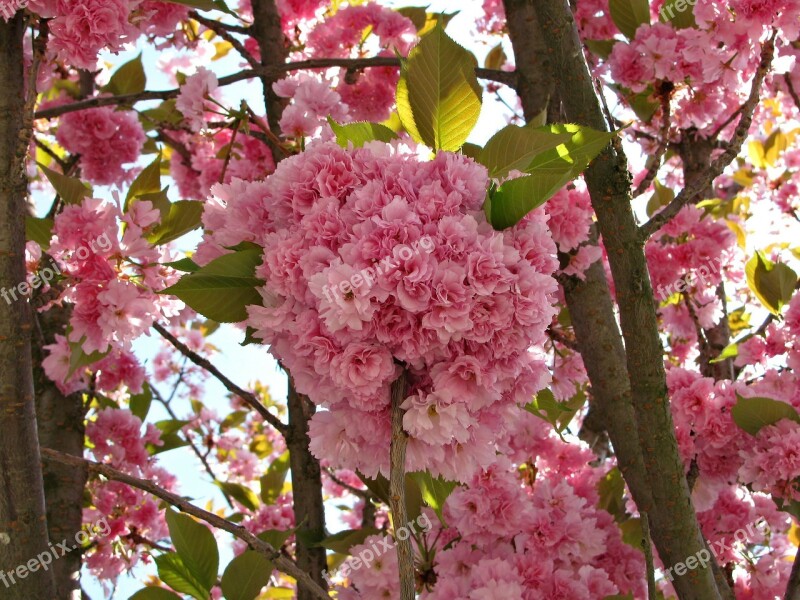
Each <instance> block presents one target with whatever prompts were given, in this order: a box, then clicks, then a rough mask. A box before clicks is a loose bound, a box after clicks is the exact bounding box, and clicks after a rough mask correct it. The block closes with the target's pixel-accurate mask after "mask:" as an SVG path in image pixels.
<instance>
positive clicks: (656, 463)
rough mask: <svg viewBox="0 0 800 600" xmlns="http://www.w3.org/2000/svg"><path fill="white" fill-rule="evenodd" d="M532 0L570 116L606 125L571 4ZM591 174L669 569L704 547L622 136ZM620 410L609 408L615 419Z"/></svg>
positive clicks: (693, 594)
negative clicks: (671, 403)
mask: <svg viewBox="0 0 800 600" xmlns="http://www.w3.org/2000/svg"><path fill="white" fill-rule="evenodd" d="M530 1H531V4H532V5H533V9H534V11H535V12H536V14H537V17H538V20H539V24H540V27H541V30H540V31H541V33H542V35H543V37H544V38H545V41H546V44H547V46H548V50H549V51H548V61H547V66H548V68H549V69H550V75H551V77H552V78H553V80H555V81H556V82H557V83H556V89H557V93H558V95H559V96H560V98H561V100H562V107H563V110H564V114H565V116H566V118H567V120H569V121H570V122H575V123H579V124H583V125H588V126H591V127H593V128H595V129H599V130H606V129H607V124H606V122H605V118H604V116H603V112H602V108H601V105H600V101H599V99H598V97H597V94H596V92H595V89H594V86H593V84H592V78H591V74H590V73H589V69H588V67H587V65H586V62H585V60H584V57H583V50H582V45H581V42H580V39H579V36H578V31H577V27H576V25H575V21H574V18H573V16H572V12H571V10H570V7H569V5H568V4H567V3H566V2H565V1H564V0H535V1H533V0H530ZM586 182H587V186H588V188H589V193H590V196H591V199H592V206H593V207H594V210H595V213H596V214H597V220H598V227H599V230H600V233H601V235H602V236H603V242H604V244H605V246H606V249H607V251H608V257H609V263H610V265H611V272H612V275H613V277H614V283H615V287H616V295H617V302H618V306H619V314H620V324H621V326H622V334H623V338H624V340H625V348H626V365H627V372H628V379H629V382H630V389H631V396H632V398H633V406H634V410H635V415H636V422H637V424H638V432H639V445H640V450H641V455H642V459H643V462H644V468H645V472H646V477H647V482H648V487H649V491H650V494H651V499H650V500H651V502H650V503H647V504H645V505H642V504H641V503H640V501H641V500H645V502H646V498H636V500H637V503H638V504H639V509H640V510H643V511H646V512H647V513H648V515H649V516H650V522H651V527H652V532H653V541H654V542H655V545H656V548H657V549H658V552H659V554H660V556H661V559H662V561H663V562H664V564H665V565H666V567H667V568H668V569H669V568H670V567H673V566H674V565H676V564H678V563H683V561H685V560H686V559H687V558H689V557H692V556H697V555H698V554H700V553H701V552H703V553H705V552H706V550H705V544H704V540H703V537H702V534H701V532H700V527H699V525H698V523H697V518H696V515H695V511H694V507H693V506H692V502H691V496H690V492H689V487H688V484H687V482H686V477H685V476H684V468H683V463H682V461H681V458H680V455H679V454H678V447H677V442H676V440H675V434H674V427H673V423H672V416H671V413H670V408H669V398H668V395H667V386H666V375H665V370H664V356H663V347H662V345H661V340H660V338H659V334H658V326H657V320H656V311H655V306H654V303H653V291H652V287H651V284H650V278H649V274H648V269H647V261H646V260H645V256H644V250H643V243H642V240H641V236H640V234H639V230H638V225H637V223H636V219H635V217H634V214H633V210H632V208H631V196H630V175H629V173H628V169H627V159H626V157H625V155H624V153H623V152H622V149H621V146H620V145H619V144H614V145H612V146H611V147H609V148H607V149H606V150H605V151H604V152H603V153H602V154H601V155H600V156H599V157H598V158H597V159H596V160H595V161H594V162H593V163H592V165H590V167H589V168H588V169H587V171H586ZM614 418H615V415H609V421H611V420H613V419H614ZM675 575H676V577H675V580H674V582H673V585H674V587H675V589H676V591H677V593H678V596H679V597H680V598H681V600H716V599H719V598H721V597H723V596H722V594H724V597H731V595H730V590H727V589H723V590H720V589H718V586H717V582H716V581H715V578H714V574H713V573H712V569H711V568H708V567H705V568H702V567H700V568H697V569H693V570H691V571H689V572H688V573H685V574H684V575H682V576H677V574H675Z"/></svg>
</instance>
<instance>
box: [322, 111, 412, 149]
mask: <svg viewBox="0 0 800 600" xmlns="http://www.w3.org/2000/svg"><path fill="white" fill-rule="evenodd" d="M328 123H329V124H330V126H331V129H333V132H334V133H335V134H336V143H337V144H339V145H340V146H341V147H342V148H347V147H348V145H349V144H350V143H351V142H352V144H353V147H354V148H361V147H362V146H363V145H364V144H365V143H366V142H372V141H375V140H377V141H379V142H390V141H392V140H394V139H397V134H396V133H395V132H394V131H392V130H391V129H389V128H388V127H387V126H386V125H381V124H380V123H369V122H367V121H359V122H357V123H348V124H346V125H340V124H339V123H337V122H336V121H334V120H333V119H331V118H330V117H328Z"/></svg>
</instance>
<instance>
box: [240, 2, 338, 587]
mask: <svg viewBox="0 0 800 600" xmlns="http://www.w3.org/2000/svg"><path fill="white" fill-rule="evenodd" d="M253 30H254V31H255V39H256V41H257V42H258V45H259V48H260V49H261V64H262V65H263V66H265V67H269V66H272V65H274V64H279V63H282V62H284V61H285V60H286V45H285V43H284V36H283V29H282V28H281V16H280V13H279V12H278V7H277V4H276V3H275V0H253ZM261 81H262V84H263V86H264V105H265V107H266V111H267V122H268V124H269V127H270V130H271V131H272V132H273V133H274V134H275V135H276V136H277V135H279V133H280V126H279V122H280V119H281V114H282V113H283V109H284V108H285V106H286V101H285V100H284V99H283V98H279V97H278V96H277V94H275V92H273V91H272V84H273V83H274V80H273V79H271V78H269V77H262V78H261ZM270 146H271V148H272V153H273V156H274V158H275V162H276V163H277V162H278V161H279V160H281V158H282V157H283V156H282V154H281V150H280V149H278V148H276V145H275V144H274V143H270ZM287 374H288V375H289V399H288V409H289V429H288V431H287V433H286V446H287V448H288V449H289V462H290V468H291V473H292V498H293V501H294V518H295V524H296V526H297V527H298V535H297V542H296V554H297V556H296V559H297V566H299V567H300V568H301V569H302V570H303V571H305V572H306V573H308V574H309V575H310V576H311V578H312V579H313V580H314V581H315V582H316V583H318V584H319V585H320V587H322V589H324V590H327V589H328V584H327V581H326V580H325V578H324V577H323V573H324V572H325V571H327V569H328V563H327V558H326V552H325V549H324V548H314V547H311V544H310V543H309V542H310V541H315V540H316V541H318V540H321V539H322V538H323V537H324V536H325V534H326V532H325V506H324V501H323V495H322V473H321V469H320V465H319V461H318V460H317V459H316V458H315V457H314V455H313V454H311V451H310V450H309V443H310V439H309V437H308V422H309V420H310V419H311V417H312V416H313V415H314V410H315V407H314V404H313V403H312V402H311V401H310V400H309V399H308V398H307V397H306V396H304V395H302V394H299V393H297V390H295V388H294V382H293V381H292V377H291V374H289V373H288V372H287ZM314 597H315V596H314V593H313V592H312V591H311V590H309V589H307V588H306V587H304V586H302V585H298V586H297V598H298V600H311V599H312V598H314Z"/></svg>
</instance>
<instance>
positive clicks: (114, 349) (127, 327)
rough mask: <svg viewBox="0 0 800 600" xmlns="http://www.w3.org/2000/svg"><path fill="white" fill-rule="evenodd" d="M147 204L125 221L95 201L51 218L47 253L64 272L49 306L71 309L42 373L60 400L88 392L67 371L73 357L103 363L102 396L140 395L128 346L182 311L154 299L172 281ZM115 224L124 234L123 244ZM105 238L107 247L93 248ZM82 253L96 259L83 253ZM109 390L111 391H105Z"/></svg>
mask: <svg viewBox="0 0 800 600" xmlns="http://www.w3.org/2000/svg"><path fill="white" fill-rule="evenodd" d="M160 220H161V215H160V213H159V211H157V210H156V209H154V208H153V207H152V203H151V202H150V201H149V200H137V201H134V202H133V203H132V204H131V206H130V207H129V209H128V211H127V212H126V213H124V214H123V213H122V211H121V209H120V207H119V206H117V205H115V204H113V203H111V202H104V201H102V200H99V199H97V198H85V199H84V200H83V201H82V202H81V203H80V204H72V205H68V206H66V207H65V208H64V210H63V211H62V212H61V213H59V214H58V215H57V216H56V219H55V225H54V228H53V237H52V239H51V243H50V248H49V250H48V252H49V254H50V256H51V257H52V258H53V260H55V261H56V262H57V263H58V264H59V265H60V267H61V271H62V274H63V276H64V278H65V279H64V281H62V282H61V283H60V285H61V291H60V296H59V297H58V299H57V300H55V301H54V302H59V303H60V302H66V303H69V304H71V305H73V310H72V314H71V318H70V323H69V325H70V327H69V331H68V334H67V335H66V336H61V337H59V338H58V339H57V342H56V343H55V344H53V345H51V346H49V348H48V349H49V351H50V354H49V356H48V357H47V359H45V361H44V367H45V371H46V372H47V374H48V377H50V378H51V379H52V380H53V381H54V382H56V383H57V384H58V385H59V387H61V388H62V390H63V391H64V392H65V393H68V392H72V391H75V390H78V389H83V388H84V386H85V381H84V378H85V373H84V372H83V371H82V370H80V369H78V370H75V369H72V368H71V362H70V356H71V354H72V352H80V351H83V352H85V353H86V354H87V355H91V354H92V353H95V352H99V353H101V354H103V355H105V356H103V359H102V361H101V362H100V363H98V364H97V365H96V366H97V368H98V369H99V370H100V371H101V375H100V377H101V383H102V384H103V387H104V389H108V390H110V389H114V388H116V387H118V386H119V385H120V384H122V383H124V384H126V385H127V386H128V387H129V388H130V389H131V391H133V392H134V393H137V392H139V391H141V386H142V382H143V379H144V375H143V372H142V369H141V367H140V366H139V364H138V360H137V359H136V358H135V357H134V355H133V354H132V352H131V343H132V342H133V341H134V340H135V339H137V338H138V337H139V336H141V335H142V334H144V333H147V331H148V330H149V329H150V327H151V326H152V324H153V322H154V321H155V320H156V319H157V318H158V317H159V315H163V316H164V317H165V318H172V317H174V316H177V315H178V314H179V313H180V311H181V310H182V309H183V303H181V302H180V301H178V300H176V299H174V298H170V297H169V296H163V295H160V294H157V293H156V291H157V290H161V289H164V288H165V287H168V286H169V285H170V282H174V281H175V280H176V279H177V274H176V272H175V271H173V270H172V269H169V268H167V267H162V266H161V265H160V264H159V263H161V262H169V260H170V258H171V257H170V251H169V250H168V249H166V248H164V247H154V246H152V245H151V244H149V243H148V242H147V240H146V239H145V237H144V235H145V231H146V230H149V229H150V228H151V227H152V225H154V224H155V223H157V222H160ZM120 224H124V226H125V229H124V232H123V233H122V235H121V236H120ZM103 236H105V237H104V239H107V240H108V241H109V243H108V244H102V245H98V244H92V243H91V242H92V241H93V240H96V239H98V238H100V237H103ZM86 247H92V248H94V251H93V252H89V253H86V252H82V251H81V249H83V248H86ZM106 386H109V387H107V388H106Z"/></svg>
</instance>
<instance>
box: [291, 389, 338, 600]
mask: <svg viewBox="0 0 800 600" xmlns="http://www.w3.org/2000/svg"><path fill="white" fill-rule="evenodd" d="M313 415H314V404H313V403H312V402H311V401H310V400H309V399H308V398H307V397H306V396H303V395H302V394H298V393H297V391H296V390H295V389H294V384H293V382H292V380H291V377H290V378H289V431H288V432H287V433H286V446H287V447H288V448H289V462H290V466H291V471H292V500H293V502H294V519H295V525H296V526H297V532H298V535H297V543H296V548H297V566H298V567H300V568H301V569H302V570H303V571H305V572H306V573H308V574H309V575H310V576H311V578H312V579H313V580H314V581H316V582H317V583H318V584H319V585H320V587H322V589H324V590H327V589H328V588H327V582H326V581H325V578H324V577H323V571H327V569H328V563H327V558H326V552H325V548H313V547H309V545H307V541H306V540H321V539H322V538H323V537H325V505H324V503H323V498H322V473H321V470H320V466H319V461H318V460H317V459H316V458H314V455H313V454H311V451H310V450H309V449H308V445H309V443H310V439H309V437H308V422H309V421H310V420H311V417H312V416H313ZM315 597H316V596H315V595H314V593H313V592H311V591H310V590H308V589H305V588H303V587H302V586H298V589H297V599H298V600H313V598H315Z"/></svg>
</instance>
